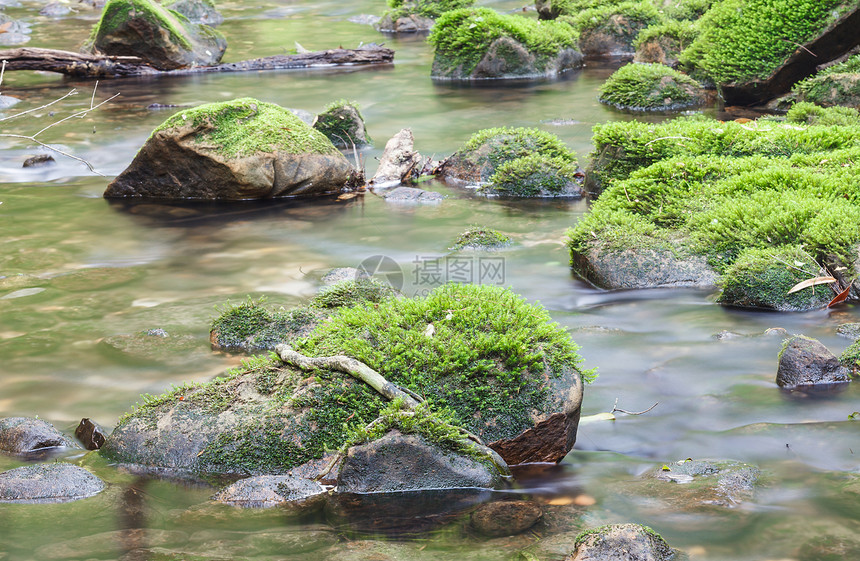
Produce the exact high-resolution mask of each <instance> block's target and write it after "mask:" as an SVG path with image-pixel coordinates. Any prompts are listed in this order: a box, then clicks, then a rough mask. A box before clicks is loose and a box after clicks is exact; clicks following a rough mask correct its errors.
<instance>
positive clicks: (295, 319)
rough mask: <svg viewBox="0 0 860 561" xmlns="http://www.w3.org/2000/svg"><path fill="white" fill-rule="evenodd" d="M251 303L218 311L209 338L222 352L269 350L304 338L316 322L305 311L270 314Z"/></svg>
mask: <svg viewBox="0 0 860 561" xmlns="http://www.w3.org/2000/svg"><path fill="white" fill-rule="evenodd" d="M264 302H265V300H264V299H260V300H251V299H248V300H247V301H245V302H243V303H241V304H239V305H237V306H231V305H230V304H229V303H228V305H227V307H226V308H225V309H224V310H220V315H219V316H218V318H216V319H215V321H214V322H212V327H211V330H210V331H211V338H212V339H213V342H214V341H217V347H218V348H220V349H223V350H240V351H249V350H250V351H253V350H262V349H273V348H274V347H275V345H277V344H278V343H283V342H286V341H290V340H292V339H294V338H296V337H297V336H302V335H304V334H305V333H306V332H307V331H309V330H310V329H311V328H312V327H313V326H314V325H315V324H316V323H317V322H318V321H319V320H320V319H321V314H320V313H319V312H318V311H316V310H312V309H309V308H295V309H293V310H290V311H283V310H281V311H277V312H273V311H270V310H268V309H267V308H266V307H265V306H264V305H263V304H264Z"/></svg>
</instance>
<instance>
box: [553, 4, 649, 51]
mask: <svg viewBox="0 0 860 561" xmlns="http://www.w3.org/2000/svg"><path fill="white" fill-rule="evenodd" d="M568 21H570V23H571V24H572V25H573V26H574V27H575V28H576V30H577V31H578V32H579V47H580V49H582V54H583V55H584V56H586V57H598V58H599V57H624V58H630V57H632V56H633V55H634V53H635V49H634V47H633V42H634V40H635V39H636V36H637V35H639V32H640V31H642V30H643V29H645V28H647V27H649V26H652V25H656V24H659V23H661V22H662V21H663V16H662V14H660V12H659V11H658V10H657V8H655V7H654V5H653V4H652V3H651V2H622V3H620V4H611V3H610V4H607V5H601V6H597V7H594V8H589V9H587V10H583V11H581V12H578V13H576V14H575V15H573V16H572V17H571V18H569V20H568Z"/></svg>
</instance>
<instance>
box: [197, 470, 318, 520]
mask: <svg viewBox="0 0 860 561" xmlns="http://www.w3.org/2000/svg"><path fill="white" fill-rule="evenodd" d="M324 493H325V489H323V487H322V485H320V484H319V483H317V482H316V481H311V480H310V479H304V478H301V477H294V476H292V475H258V476H255V477H248V478H246V479H240V480H239V481H237V482H235V483H233V484H232V485H230V486H228V487H226V488H224V489H222V490H221V491H219V492H218V493H216V494H215V496H214V497H212V498H213V499H214V500H216V501H218V502H219V503H225V504H229V505H234V506H241V507H250V508H264V507H273V506H282V505H284V504H289V505H290V507H291V510H294V511H295V510H299V509H300V510H302V511H309V510H311V509H313V508H317V507H321V506H322V504H323V502H324V501H325V496H324Z"/></svg>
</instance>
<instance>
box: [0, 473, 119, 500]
mask: <svg viewBox="0 0 860 561" xmlns="http://www.w3.org/2000/svg"><path fill="white" fill-rule="evenodd" d="M104 488H105V484H104V482H103V481H102V480H101V479H99V478H98V477H96V476H95V475H93V474H91V473H90V472H88V471H87V470H85V469H83V468H80V467H77V466H73V465H71V464H60V463H55V464H37V465H32V466H24V467H20V468H16V469H12V470H9V471H6V472H3V473H0V503H64V502H69V501H77V500H79V499H85V498H87V497H92V496H93V495H96V494H98V493H100V492H101V491H102V490H103V489H104Z"/></svg>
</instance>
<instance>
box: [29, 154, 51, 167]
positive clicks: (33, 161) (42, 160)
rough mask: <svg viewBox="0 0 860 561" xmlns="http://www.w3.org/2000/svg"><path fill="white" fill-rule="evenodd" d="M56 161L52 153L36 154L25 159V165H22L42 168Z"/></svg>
mask: <svg viewBox="0 0 860 561" xmlns="http://www.w3.org/2000/svg"><path fill="white" fill-rule="evenodd" d="M54 163H56V161H55V160H54V157H53V156H51V155H50V154H38V155H36V156H30V157H29V158H27V159H26V160H24V165H23V166H22V167H25V168H41V167H45V166H47V165H50V164H54Z"/></svg>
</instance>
